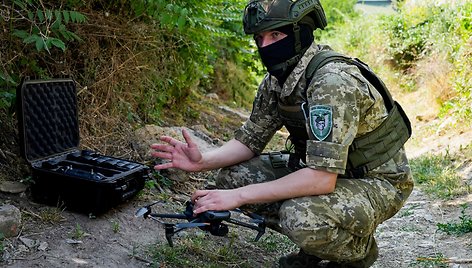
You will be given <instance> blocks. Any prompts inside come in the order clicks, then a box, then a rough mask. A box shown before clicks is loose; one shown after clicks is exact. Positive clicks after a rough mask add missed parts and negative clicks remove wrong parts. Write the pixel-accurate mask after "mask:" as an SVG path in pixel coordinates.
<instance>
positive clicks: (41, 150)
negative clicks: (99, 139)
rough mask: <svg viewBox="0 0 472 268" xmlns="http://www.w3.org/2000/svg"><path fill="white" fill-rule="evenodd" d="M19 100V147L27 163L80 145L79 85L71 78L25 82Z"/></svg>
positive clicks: (18, 93)
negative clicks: (77, 94) (77, 92)
mask: <svg viewBox="0 0 472 268" xmlns="http://www.w3.org/2000/svg"><path fill="white" fill-rule="evenodd" d="M17 100H18V101H19V102H20V103H19V107H18V108H19V111H18V116H19V119H20V120H19V122H20V125H19V130H20V137H21V139H22V141H21V143H20V144H21V145H22V147H23V148H22V151H23V154H24V156H25V158H26V159H27V160H28V161H30V162H33V161H35V160H38V159H42V158H46V157H49V156H54V155H57V154H61V153H64V152H67V151H70V150H73V149H76V148H77V147H78V146H79V140H80V136H79V123H78V113H77V99H76V86H75V82H74V81H73V80H72V79H52V80H25V81H23V83H22V84H21V86H20V87H19V89H18V92H17Z"/></svg>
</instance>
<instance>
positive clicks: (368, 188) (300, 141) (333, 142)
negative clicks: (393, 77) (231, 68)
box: [151, 0, 413, 267]
mask: <svg viewBox="0 0 472 268" xmlns="http://www.w3.org/2000/svg"><path fill="white" fill-rule="evenodd" d="M243 23H244V30H245V32H246V33H247V34H252V35H253V36H254V40H255V42H256V44H257V47H258V51H259V55H260V57H261V59H262V62H263V64H264V65H265V67H266V68H267V70H268V73H267V74H266V76H265V77H264V79H263V81H262V82H261V84H260V85H259V89H258V91H257V94H256V97H255V100H254V104H253V110H252V113H251V116H250V118H249V119H248V120H247V121H246V122H245V124H244V125H243V126H241V128H240V129H238V130H237V131H236V132H235V136H234V138H233V139H232V140H230V141H228V142H227V143H225V144H224V145H223V146H221V147H220V148H217V149H215V150H213V151H210V152H206V153H204V154H202V153H201V152H200V151H199V149H198V148H197V146H196V144H195V143H194V142H193V141H192V140H191V138H190V137H189V134H188V133H187V132H186V131H182V135H183V137H184V139H185V142H180V141H178V140H176V139H173V138H171V137H168V136H163V137H161V140H162V141H163V142H164V143H163V144H153V145H152V146H151V147H152V148H153V149H154V150H155V151H153V153H152V154H153V156H155V157H159V158H163V159H166V160H169V161H167V162H166V163H163V164H158V165H156V166H155V169H157V170H160V169H167V168H178V169H182V170H185V171H190V172H193V171H203V170H212V169H219V168H222V169H221V170H220V172H219V173H218V176H217V178H216V189H202V190H197V191H196V192H195V193H194V194H193V195H192V202H194V213H196V214H198V213H201V212H204V211H206V210H229V209H234V208H238V207H246V208H250V209H251V210H253V211H254V212H256V213H259V214H262V215H264V216H265V217H266V220H267V222H268V226H269V227H271V228H273V229H274V230H277V231H279V232H281V233H282V234H285V235H287V236H288V237H289V238H290V239H291V240H292V241H293V242H294V243H295V244H297V245H298V246H299V247H300V251H299V252H298V253H294V254H291V255H288V256H284V257H281V258H280V259H279V265H280V267H316V266H317V264H318V263H320V262H321V261H322V260H327V261H328V262H327V264H326V261H324V262H323V263H325V265H327V266H328V267H370V266H371V265H372V264H373V263H374V262H375V260H376V259H377V257H378V248H377V244H376V241H375V239H374V232H375V229H376V227H377V226H378V225H379V224H380V223H382V222H383V221H385V220H387V219H389V218H390V217H392V216H393V215H394V214H395V213H397V212H398V210H399V209H400V208H401V207H402V206H403V204H404V202H405V201H406V199H407V198H408V196H409V195H410V193H411V191H412V188H413V183H412V177H411V174H410V169H409V166H408V161H407V158H406V156H405V151H404V149H403V144H404V143H405V141H406V140H407V139H408V138H409V136H410V135H411V129H410V127H409V121H408V118H406V116H405V115H404V113H403V112H402V110H401V108H400V107H399V105H398V104H397V103H395V102H393V100H391V97H390V95H389V93H388V91H387V90H386V89H385V88H384V87H382V86H383V83H381V82H379V81H378V80H375V79H367V78H366V77H365V76H366V72H365V70H368V67H364V65H359V62H357V61H353V60H344V58H342V57H341V58H340V57H338V58H337V60H326V59H327V57H326V56H321V55H324V53H323V52H325V51H330V48H329V47H328V46H321V45H317V44H315V43H314V42H313V39H314V38H313V31H314V30H315V29H317V28H320V29H323V28H324V27H325V26H326V19H325V15H324V11H323V8H322V7H321V4H320V2H319V0H273V1H271V0H259V1H258V0H252V1H250V2H249V4H248V5H247V6H246V9H245V12H244V19H243ZM320 61H322V62H324V64H319V62H320ZM314 62H317V63H316V64H315V63H314ZM314 65H316V66H315V67H313V66H314ZM367 74H371V73H369V72H367ZM372 77H374V78H375V75H371V78H372ZM372 81H373V82H372ZM282 126H285V127H286V128H287V129H288V130H289V132H290V137H289V139H290V141H291V143H292V145H293V147H294V150H291V151H290V152H283V153H269V154H265V153H262V152H263V150H264V147H265V146H266V145H267V143H268V142H269V141H270V139H271V138H272V136H273V135H274V133H275V132H276V131H277V130H279V129H280V128H281V127H282Z"/></svg>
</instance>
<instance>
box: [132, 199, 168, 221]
mask: <svg viewBox="0 0 472 268" xmlns="http://www.w3.org/2000/svg"><path fill="white" fill-rule="evenodd" d="M160 202H161V201H154V202H153V203H152V204H149V205H147V206H144V207H142V208H140V209H138V211H136V213H135V214H134V216H135V217H136V218H139V217H142V216H144V217H145V218H146V217H147V216H148V215H149V214H150V213H151V207H152V206H154V205H155V204H157V203H160Z"/></svg>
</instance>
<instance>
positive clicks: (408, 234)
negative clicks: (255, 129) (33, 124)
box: [0, 110, 472, 268]
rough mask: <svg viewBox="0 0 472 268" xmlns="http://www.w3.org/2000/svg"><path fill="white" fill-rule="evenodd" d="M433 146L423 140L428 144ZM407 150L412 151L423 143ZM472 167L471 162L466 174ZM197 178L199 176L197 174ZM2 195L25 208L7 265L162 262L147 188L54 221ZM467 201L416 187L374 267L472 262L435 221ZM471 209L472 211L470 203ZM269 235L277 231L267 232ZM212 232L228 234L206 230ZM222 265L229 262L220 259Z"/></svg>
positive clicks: (265, 259) (464, 246) (265, 261)
mask: <svg viewBox="0 0 472 268" xmlns="http://www.w3.org/2000/svg"><path fill="white" fill-rule="evenodd" d="M225 111H226V110H225ZM226 112H227V111H226ZM232 120H233V121H234V122H235V124H236V123H238V121H242V119H241V118H240V117H238V116H236V117H234V118H233V119H232ZM217 121H218V120H217ZM463 134H464V135H460V138H461V139H459V138H454V137H449V138H444V139H435V142H429V143H427V146H428V148H429V150H437V149H438V148H443V149H444V148H451V145H454V144H457V143H459V144H468V143H470V142H471V141H472V132H468V133H463ZM448 145H449V146H448ZM428 148H425V146H422V147H421V149H422V150H424V151H428ZM408 150H409V152H410V154H414V152H417V151H418V147H415V146H413V147H411V148H409V149H408ZM441 150H442V149H441ZM470 174H471V173H470V168H469V171H468V173H466V176H470ZM469 178H470V177H469ZM194 181H195V182H197V183H201V180H200V179H198V178H196V179H195V180H194ZM176 192H177V193H176ZM173 194H175V195H174V196H172V197H173V198H172V200H171V201H169V202H168V204H163V205H160V206H156V209H157V210H158V212H170V211H171V212H175V211H176V210H178V208H179V207H181V206H180V204H182V202H183V201H184V200H185V199H186V198H187V197H186V196H185V192H182V191H180V192H179V191H174V192H173ZM0 198H1V199H3V200H4V202H6V203H11V204H13V205H15V206H17V207H18V208H20V209H21V211H22V215H23V227H22V230H21V233H20V234H19V235H18V237H16V238H13V239H9V240H6V242H7V243H5V246H4V256H3V259H4V261H3V262H0V266H2V267H149V266H158V267H159V265H158V264H152V262H151V261H152V259H151V258H150V257H149V254H148V252H147V248H149V247H150V245H153V244H156V243H157V244H160V245H162V244H166V241H165V238H164V230H163V229H162V228H159V225H158V224H156V223H155V222H153V221H151V220H145V219H143V218H136V217H135V216H134V214H135V212H136V211H137V210H138V209H139V208H140V207H141V206H143V205H146V204H148V203H149V202H150V198H149V197H148V196H146V195H141V196H138V197H136V198H133V199H132V200H131V201H129V202H126V203H124V204H122V205H120V206H118V207H116V208H114V209H112V210H111V211H109V212H107V213H106V214H104V215H101V216H98V217H96V218H90V217H89V216H88V215H83V214H78V213H74V212H70V211H67V210H66V211H63V212H61V213H59V214H58V216H57V215H56V218H55V219H54V220H51V222H52V223H51V222H48V221H47V220H46V219H44V218H45V215H49V216H50V217H52V216H54V214H53V213H49V214H48V213H46V214H45V213H44V210H45V209H48V208H47V207H46V206H44V205H41V204H35V203H33V202H32V201H31V200H29V199H28V198H26V197H25V195H24V194H23V195H11V194H0ZM463 203H468V204H472V195H469V196H465V197H463V198H460V199H457V200H454V201H449V202H444V201H441V200H433V199H431V198H430V197H428V196H426V195H425V194H424V193H423V192H421V190H420V189H419V188H418V187H417V188H416V189H415V190H414V192H413V193H412V195H411V197H410V198H409V200H408V202H407V203H406V205H405V207H404V208H403V209H402V210H401V211H400V212H399V213H398V214H397V215H396V216H394V217H393V218H392V219H390V220H388V221H386V222H385V223H383V224H382V225H380V226H379V228H378V230H377V234H376V237H377V239H378V244H379V247H380V257H379V259H378V261H377V262H376V264H375V265H374V267H377V268H384V267H387V268H390V267H391V268H402V267H456V268H457V267H472V260H471V259H472V233H469V234H467V235H461V236H454V235H447V234H445V233H442V232H439V231H437V228H436V224H437V223H445V222H451V221H456V220H458V219H459V216H460V209H459V208H458V207H459V204H463ZM466 212H467V214H468V215H472V206H469V208H468V209H467V211H466ZM189 232H190V231H189ZM242 232H243V231H242ZM270 235H275V234H273V233H270V232H269V233H268V234H266V236H270ZM252 236H253V232H252V231H247V232H246V234H245V235H244V236H243V237H244V238H242V239H241V240H240V241H239V242H236V244H239V245H237V246H239V247H241V248H242V249H243V251H242V252H243V255H242V256H240V257H241V258H248V259H252V258H253V259H256V260H257V259H259V260H260V262H259V263H260V264H261V265H260V266H261V267H276V263H277V258H278V257H279V256H280V255H281V254H285V252H271V251H264V250H261V249H258V248H257V246H255V245H254V244H250V245H248V244H245V243H246V242H245V241H246V240H245V238H247V237H252ZM176 239H178V237H177V238H176ZM208 239H221V240H225V239H228V238H219V237H218V238H217V237H213V236H208ZM438 256H441V257H442V258H445V259H447V260H448V261H449V262H448V263H446V262H442V263H437V262H436V263H433V262H425V261H420V262H418V258H422V257H424V258H430V259H431V260H433V259H434V258H437V257H438ZM189 258H190V256H189ZM162 267H171V266H162ZM222 267H225V266H224V265H223V264H222Z"/></svg>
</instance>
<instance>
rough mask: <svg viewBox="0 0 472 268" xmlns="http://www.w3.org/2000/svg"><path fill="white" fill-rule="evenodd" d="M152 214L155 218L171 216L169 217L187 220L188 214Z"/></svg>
mask: <svg viewBox="0 0 472 268" xmlns="http://www.w3.org/2000/svg"><path fill="white" fill-rule="evenodd" d="M150 216H152V217H155V218H169V219H182V220H186V219H187V216H186V215H184V214H161V213H151V214H150Z"/></svg>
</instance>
